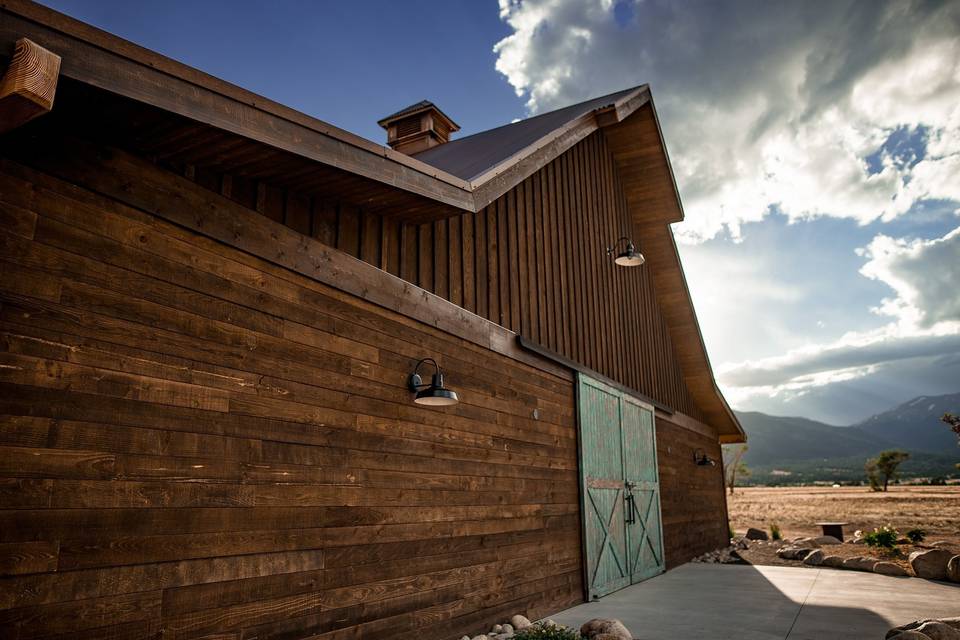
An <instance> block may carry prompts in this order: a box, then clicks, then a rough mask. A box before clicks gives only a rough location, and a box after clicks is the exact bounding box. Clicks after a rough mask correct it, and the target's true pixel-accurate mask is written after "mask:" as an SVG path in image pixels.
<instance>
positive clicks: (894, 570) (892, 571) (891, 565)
mask: <svg viewBox="0 0 960 640" xmlns="http://www.w3.org/2000/svg"><path fill="white" fill-rule="evenodd" d="M873 572H874V573H882V574H883V575H885V576H908V575H910V574H909V573H907V570H906V569H904V568H903V567H901V566H900V565H898V564H897V563H896V562H878V563H877V564H875V565H873Z"/></svg>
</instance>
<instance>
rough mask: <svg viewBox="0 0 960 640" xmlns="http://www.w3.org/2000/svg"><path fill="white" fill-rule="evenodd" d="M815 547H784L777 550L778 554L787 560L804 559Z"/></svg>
mask: <svg viewBox="0 0 960 640" xmlns="http://www.w3.org/2000/svg"><path fill="white" fill-rule="evenodd" d="M812 551H813V549H804V548H801V547H783V548H781V549H780V550H778V551H777V555H778V556H780V557H781V558H784V559H785V560H803V559H804V558H806V557H807V556H808V555H810V553H811V552H812Z"/></svg>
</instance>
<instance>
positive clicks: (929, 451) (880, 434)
mask: <svg viewBox="0 0 960 640" xmlns="http://www.w3.org/2000/svg"><path fill="white" fill-rule="evenodd" d="M946 412H952V413H960V393H952V394H947V395H941V396H919V397H917V398H914V399H913V400H910V401H908V402H905V403H903V404H901V405H898V406H896V407H894V408H892V409H889V410H887V411H884V412H882V413H878V414H876V415H873V416H871V417H869V418H867V419H866V420H862V421H860V422H858V423H856V424H852V425H849V426H834V425H829V424H825V423H823V422H817V421H816V420H808V419H806V418H793V417H781V416H770V415H767V414H764V413H759V412H755V411H744V412H737V417H738V418H739V419H740V424H742V425H743V428H744V430H745V431H746V432H747V438H748V444H749V449H748V450H747V453H746V454H745V456H744V462H746V464H747V466H748V467H749V468H750V470H751V476H750V479H749V481H748V482H750V483H762V484H771V483H772V484H793V483H801V482H813V481H821V482H855V481H859V480H862V479H863V478H864V472H863V465H864V463H865V462H866V460H867V459H868V458H870V457H872V456H875V455H876V454H878V453H879V452H881V451H884V450H886V449H901V450H904V451H907V452H909V453H910V459H909V460H908V461H907V462H905V463H904V464H903V465H902V466H901V470H902V476H903V477H904V478H911V477H937V476H940V477H951V476H953V475H960V474H957V469H956V468H955V466H954V465H955V463H957V462H958V461H960V447H958V446H957V437H956V436H955V435H954V434H953V432H952V431H951V430H950V429H949V428H948V427H947V425H945V424H944V423H943V422H941V421H940V417H941V416H942V415H943V414H944V413H946Z"/></svg>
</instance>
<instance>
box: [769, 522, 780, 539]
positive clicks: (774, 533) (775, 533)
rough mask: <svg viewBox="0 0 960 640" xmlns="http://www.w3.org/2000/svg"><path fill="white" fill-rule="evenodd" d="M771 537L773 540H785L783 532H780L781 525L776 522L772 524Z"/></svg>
mask: <svg viewBox="0 0 960 640" xmlns="http://www.w3.org/2000/svg"><path fill="white" fill-rule="evenodd" d="M770 539H771V540H783V534H782V533H781V532H780V526H779V525H776V524H771V525H770Z"/></svg>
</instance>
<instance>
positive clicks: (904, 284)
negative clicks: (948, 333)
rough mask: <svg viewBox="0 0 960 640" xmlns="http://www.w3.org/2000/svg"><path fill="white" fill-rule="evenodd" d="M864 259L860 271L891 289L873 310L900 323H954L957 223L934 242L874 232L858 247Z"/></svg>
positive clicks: (959, 274)
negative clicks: (873, 235)
mask: <svg viewBox="0 0 960 640" xmlns="http://www.w3.org/2000/svg"><path fill="white" fill-rule="evenodd" d="M859 253H860V254H861V255H864V256H866V257H868V258H869V261H868V262H867V263H866V264H865V265H864V266H863V268H862V269H860V273H862V274H863V275H865V276H867V277H868V278H871V279H874V280H880V281H882V282H885V283H886V284H888V285H889V286H890V287H891V288H892V289H893V290H894V291H895V292H896V296H895V297H893V298H884V300H883V301H882V303H881V304H880V306H878V307H877V308H876V309H875V311H876V312H877V313H880V314H884V315H889V316H893V317H895V318H897V320H898V321H899V322H900V324H901V325H903V326H905V327H908V328H912V327H920V328H924V329H929V328H931V327H939V326H941V325H943V326H946V327H948V328H952V329H957V325H958V323H960V227H958V228H956V229H954V230H953V231H951V232H950V233H948V234H947V235H945V236H944V237H942V238H936V239H934V240H922V239H920V240H903V239H895V238H890V237H888V236H885V235H878V236H877V237H875V238H874V239H873V241H872V242H871V243H870V244H869V245H868V246H867V247H866V248H864V249H861V250H860V251H859Z"/></svg>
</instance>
